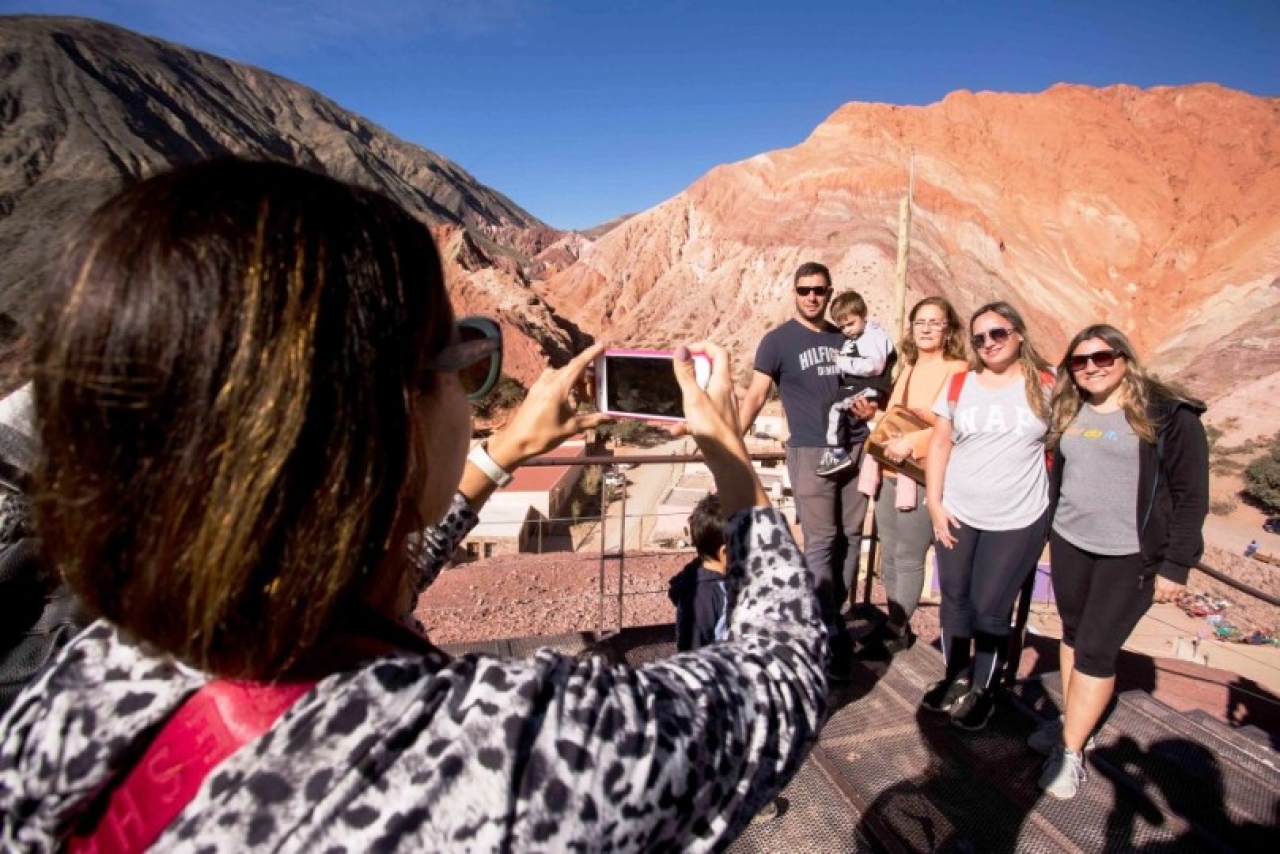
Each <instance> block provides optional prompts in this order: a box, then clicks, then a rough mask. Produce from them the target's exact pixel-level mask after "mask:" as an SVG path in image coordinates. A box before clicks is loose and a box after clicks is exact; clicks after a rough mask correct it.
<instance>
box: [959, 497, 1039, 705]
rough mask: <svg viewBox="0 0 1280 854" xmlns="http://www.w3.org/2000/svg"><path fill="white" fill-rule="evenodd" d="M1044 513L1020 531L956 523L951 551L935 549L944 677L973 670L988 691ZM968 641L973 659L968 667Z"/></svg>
mask: <svg viewBox="0 0 1280 854" xmlns="http://www.w3.org/2000/svg"><path fill="white" fill-rule="evenodd" d="M1048 527H1049V511H1048V510H1046V511H1045V512H1044V513H1041V514H1040V518H1038V519H1036V521H1034V522H1032V523H1031V524H1030V525H1028V526H1027V527H1025V528H1015V529H1014V530H1011V531H984V530H981V529H979V528H972V527H970V526H968V525H965V524H961V525H960V529H959V530H958V531H956V533H955V538H956V544H955V546H953V547H952V548H946V547H945V546H941V545H940V546H938V547H937V549H936V553H937V555H938V580H939V586H940V587H941V588H942V608H941V615H940V616H941V617H942V653H943V655H944V656H945V657H946V661H947V678H948V679H954V678H955V677H957V676H959V675H961V674H962V673H963V672H964V671H965V670H969V669H972V671H973V673H972V676H973V684H974V686H975V687H979V688H989V687H991V685H992V684H993V683H994V682H995V680H996V677H997V675H998V674H999V672H1000V668H1001V666H1002V663H1003V659H1004V646H1005V643H1004V639H1005V638H1006V637H1008V635H1009V618H1010V616H1011V614H1012V611H1013V603H1014V600H1016V599H1017V598H1018V590H1019V588H1021V587H1022V582H1024V581H1025V580H1026V579H1027V576H1028V575H1030V574H1031V573H1032V572H1033V571H1034V570H1035V568H1036V561H1037V560H1039V558H1040V552H1041V551H1043V550H1044V538H1045V532H1046V531H1047V529H1048ZM970 642H972V644H973V647H974V651H975V653H976V654H975V656H974V659H973V663H972V668H970V659H969V655H970Z"/></svg>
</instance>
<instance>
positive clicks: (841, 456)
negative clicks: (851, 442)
mask: <svg viewBox="0 0 1280 854" xmlns="http://www.w3.org/2000/svg"><path fill="white" fill-rule="evenodd" d="M852 466H853V455H852V454H850V453H849V452H848V451H846V450H845V449H843V448H828V449H827V452H826V453H825V454H823V455H822V461H821V462H819V463H818V467H817V468H816V469H814V470H813V473H814V474H816V475H817V476H818V477H834V476H835V475H838V474H839V473H840V472H842V471H844V470H845V469H847V468H850V467H852Z"/></svg>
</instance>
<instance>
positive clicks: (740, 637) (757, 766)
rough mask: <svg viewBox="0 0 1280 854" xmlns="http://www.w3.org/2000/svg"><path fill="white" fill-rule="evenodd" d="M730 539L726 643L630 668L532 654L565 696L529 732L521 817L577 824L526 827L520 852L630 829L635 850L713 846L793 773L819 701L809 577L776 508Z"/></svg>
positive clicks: (741, 525)
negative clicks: (731, 597)
mask: <svg viewBox="0 0 1280 854" xmlns="http://www.w3.org/2000/svg"><path fill="white" fill-rule="evenodd" d="M727 533H728V540H729V555H730V584H731V587H732V588H733V590H734V593H736V604H735V605H734V606H733V611H732V614H731V617H730V636H729V639H728V640H727V641H725V642H723V643H720V644H714V645H712V646H710V647H706V648H704V649H700V650H698V651H696V652H690V653H684V654H682V655H678V656H675V657H673V658H671V659H668V660H666V661H662V662H657V663H654V664H651V665H648V666H646V667H642V668H639V669H629V668H625V667H610V666H608V665H606V664H604V663H603V662H602V661H600V660H598V659H595V660H588V661H585V662H574V661H572V660H570V659H566V658H564V657H560V656H553V655H552V654H550V653H543V654H542V655H541V657H540V664H541V665H542V666H544V667H546V668H547V673H546V674H545V676H546V679H547V680H548V681H549V682H551V683H554V684H557V685H558V686H559V687H560V689H561V690H559V691H557V692H556V694H555V696H554V699H553V698H550V697H549V698H548V703H547V707H546V708H545V709H544V710H543V713H544V715H545V717H542V719H541V723H540V724H538V725H537V728H536V733H530V734H529V736H528V737H529V738H530V739H532V758H531V761H529V762H528V763H526V765H525V768H524V771H523V776H522V779H520V780H519V782H518V787H519V791H520V792H521V797H522V798H523V799H525V800H526V801H527V803H523V804H521V805H520V807H518V809H517V812H518V813H519V812H525V811H526V810H527V811H528V812H529V813H530V814H532V815H540V814H547V813H550V812H559V813H560V814H561V815H562V816H574V817H575V818H576V819H577V820H576V821H573V822H569V823H561V824H559V825H557V827H556V829H554V830H553V829H551V828H550V827H546V828H543V829H542V831H539V830H538V828H537V826H536V824H535V825H534V826H530V827H527V828H524V832H527V833H530V834H532V835H531V836H528V837H525V838H522V839H520V840H519V841H518V843H517V846H516V847H517V848H519V847H521V846H522V844H524V843H527V844H529V845H533V846H534V847H539V848H544V849H545V850H572V848H573V846H574V845H575V844H579V845H580V844H582V842H583V840H587V839H592V838H597V839H598V838H602V837H603V836H606V835H608V834H609V833H610V831H611V830H616V829H617V828H621V827H627V828H628V833H629V834H630V835H629V838H630V839H631V841H632V842H634V843H637V844H636V845H635V847H639V848H645V849H649V850H657V849H670V850H682V851H702V850H717V849H719V848H722V847H723V846H724V845H725V844H727V842H728V841H729V840H732V839H733V838H734V837H735V836H736V835H737V834H738V833H739V832H740V831H741V829H742V828H743V826H744V825H745V824H746V822H747V821H748V820H749V819H750V817H751V816H752V815H753V814H754V813H755V812H756V811H757V810H758V809H759V808H760V807H762V806H764V805H765V804H766V803H768V802H769V801H770V800H772V799H773V798H774V797H775V796H776V795H777V794H778V792H779V791H781V789H782V788H783V787H784V786H785V785H786V783H787V782H788V781H789V780H790V778H791V776H792V775H793V774H794V773H795V771H796V769H797V768H798V767H799V765H800V763H801V762H802V761H803V759H804V756H805V755H806V753H807V751H808V747H809V745H810V744H811V743H812V741H813V739H814V738H815V737H816V735H817V732H818V729H819V727H820V725H821V721H822V719H823V715H824V712H825V706H826V691H827V686H826V680H825V676H824V664H825V661H824V656H825V655H826V642H825V633H824V630H823V627H822V621H821V615H820V612H819V608H818V604H817V600H816V598H815V596H814V593H813V579H812V577H811V575H810V574H809V572H808V569H807V568H806V566H805V563H804V561H803V558H802V554H801V552H800V550H799V549H798V548H797V546H796V544H795V541H794V540H793V539H792V537H791V534H790V531H789V529H788V528H787V525H786V522H785V520H784V519H783V518H782V517H781V516H780V515H779V514H778V513H776V512H775V511H773V510H769V509H762V508H757V509H754V510H751V511H744V512H743V513H741V514H739V515H737V516H735V517H734V519H733V520H731V522H730V525H729V528H728V531H727ZM534 720H535V721H536V720H538V719H537V718H534ZM532 726H533V724H532V723H531V722H530V723H527V724H526V728H532ZM570 745H572V746H573V748H572V749H569V747H568V746H570ZM673 804H676V805H679V807H678V808H674V809H673V808H671V806H670V805H673ZM541 832H545V833H546V834H549V836H545V837H544V836H540V835H539V833H541ZM562 832H563V833H566V834H567V835H565V836H563V837H562V836H559V835H557V834H560V833H562ZM597 834H598V835H597ZM641 840H643V844H639V843H640V841H641ZM619 847H620V848H623V849H629V848H630V847H632V846H630V845H627V844H622V845H620V846H619Z"/></svg>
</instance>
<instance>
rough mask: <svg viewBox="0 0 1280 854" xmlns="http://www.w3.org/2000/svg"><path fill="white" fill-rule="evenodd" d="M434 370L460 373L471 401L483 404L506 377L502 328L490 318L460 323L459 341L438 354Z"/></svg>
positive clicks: (467, 320)
mask: <svg viewBox="0 0 1280 854" xmlns="http://www.w3.org/2000/svg"><path fill="white" fill-rule="evenodd" d="M430 367H431V369H432V370H433V371H451V372H453V373H456V374H457V375H458V382H459V383H460V384H461V385H462V390H463V391H465V392H466V393H467V399H468V400H479V399H480V398H482V397H484V396H485V395H486V394H488V393H489V392H491V391H493V387H494V386H495V385H497V384H498V377H499V376H501V374H502V329H501V327H499V326H498V324H496V323H494V322H493V321H492V320H490V319H489V318H487V317H463V318H461V319H459V320H458V335H457V340H456V341H454V342H453V343H452V344H449V345H447V346H446V347H445V348H444V349H443V350H441V351H440V352H439V353H437V354H436V357H435V358H434V359H432V360H431V365H430Z"/></svg>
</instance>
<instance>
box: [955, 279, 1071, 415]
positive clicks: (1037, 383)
mask: <svg viewBox="0 0 1280 854" xmlns="http://www.w3.org/2000/svg"><path fill="white" fill-rule="evenodd" d="M984 314H998V315H1000V316H1001V317H1003V318H1004V319H1005V320H1007V321H1009V323H1010V324H1011V325H1012V326H1013V331H1014V332H1017V333H1018V335H1019V337H1021V338H1022V343H1021V344H1020V345H1019V346H1018V361H1019V362H1021V363H1022V377H1023V381H1024V382H1025V383H1026V390H1027V406H1029V407H1031V411H1032V412H1034V413H1035V414H1036V417H1038V418H1039V419H1040V420H1042V421H1044V422H1045V423H1049V402H1048V401H1047V400H1045V395H1044V388H1045V384H1044V380H1043V379H1042V377H1043V375H1044V374H1045V372H1052V370H1053V366H1052V365H1050V364H1049V361H1048V360H1047V359H1045V358H1044V357H1043V356H1041V355H1040V353H1039V352H1038V351H1037V350H1036V348H1035V345H1034V344H1032V343H1031V339H1030V338H1029V337H1028V336H1027V324H1026V322H1025V321H1023V319H1022V315H1021V314H1019V313H1018V310H1017V309H1016V308H1014V307H1013V306H1011V305H1009V303H1007V302H1003V301H999V302H989V303H987V304H986V305H984V306H979V307H978V309H977V310H975V311H974V313H973V314H971V315H970V316H969V334H970V335H972V334H973V324H974V321H976V320H977V319H978V318H979V317H982V315H984ZM969 367H970V368H972V369H973V370H975V371H978V372H979V373H981V372H982V371H984V370H986V367H987V366H986V364H984V363H983V361H982V354H981V353H979V352H978V350H976V349H971V350H970V351H969Z"/></svg>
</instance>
